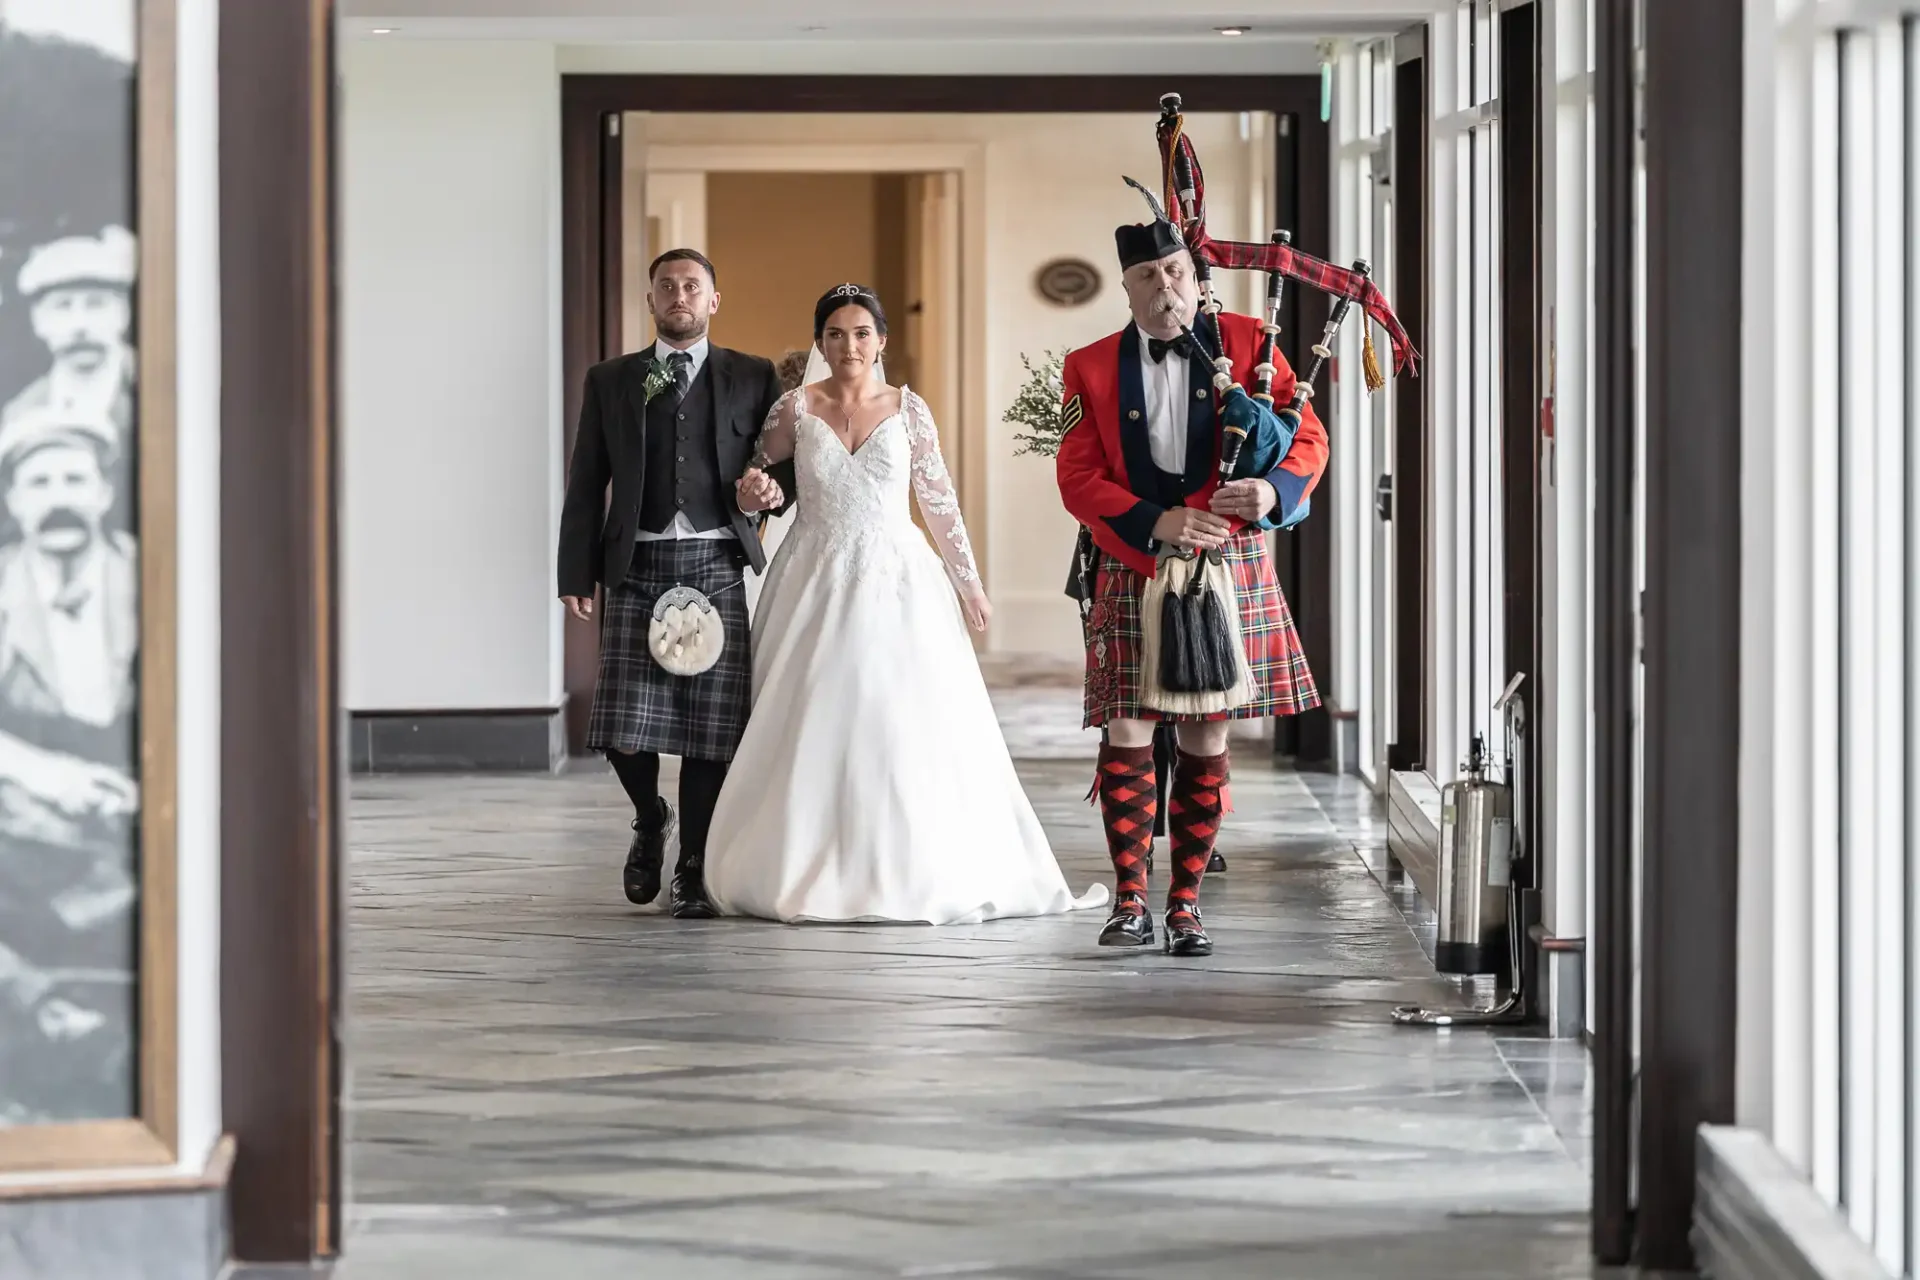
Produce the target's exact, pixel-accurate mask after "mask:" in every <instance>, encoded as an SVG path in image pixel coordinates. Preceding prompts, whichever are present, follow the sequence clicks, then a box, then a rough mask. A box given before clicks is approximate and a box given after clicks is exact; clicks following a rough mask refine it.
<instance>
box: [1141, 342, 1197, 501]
mask: <svg viewBox="0 0 1920 1280" xmlns="http://www.w3.org/2000/svg"><path fill="white" fill-rule="evenodd" d="M1189 376H1191V375H1190V371H1189V370H1188V368H1187V358H1186V357H1185V356H1183V355H1181V354H1180V353H1178V352H1176V351H1169V352H1167V356H1166V359H1164V360H1160V361H1157V362H1156V361H1155V360H1154V358H1153V357H1152V356H1150V355H1148V354H1147V335H1146V334H1144V333H1143V334H1141V335H1140V381H1141V383H1142V385H1143V386H1144V387H1145V389H1146V393H1147V444H1148V448H1149V450H1150V451H1151V453H1152V455H1153V465H1154V466H1156V467H1158V468H1160V469H1161V470H1162V471H1170V472H1172V473H1173V474H1174V475H1185V474H1186V470H1187V415H1188V413H1189V406H1188V404H1187V398H1188V396H1190V395H1191V394H1192V388H1191V387H1190V386H1189V384H1188V382H1187V379H1188V377H1189Z"/></svg>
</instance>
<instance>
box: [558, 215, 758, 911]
mask: <svg viewBox="0 0 1920 1280" xmlns="http://www.w3.org/2000/svg"><path fill="white" fill-rule="evenodd" d="M647 309H648V310H649V311H650V312H651V313H652V315H653V323H654V331H655V334H656V337H655V340H654V342H653V344H652V345H651V346H649V347H647V348H645V349H643V350H640V351H636V352H634V353H632V354H630V355H624V356H617V357H615V358H614V359H612V360H608V361H606V362H604V363H602V364H597V365H595V366H594V367H593V368H592V369H589V370H588V371H587V383H586V390H585V392H584V393H583V395H582V396H581V400H580V429H579V432H578V434H577V437H576V439H575V441H574V446H573V465H572V468H571V470H570V471H569V473H568V476H567V496H566V502H565V504H564V505H563V506H562V508H561V512H560V554H559V583H560V598H561V599H562V600H564V601H565V602H566V606H567V611H568V612H569V613H571V614H572V615H573V616H574V618H576V619H578V620H579V621H581V622H589V621H592V620H593V618H594V590H595V587H596V585H598V586H600V587H603V588H604V589H605V598H604V602H603V606H602V611H601V616H600V676H599V681H598V683H597V684H596V686H595V688H594V692H593V714H592V716H591V717H590V719H589V720H588V724H587V745H588V747H589V748H591V749H592V750H595V751H604V752H606V755H607V759H608V760H609V761H610V762H611V763H612V765H613V771H614V773H615V774H617V775H619V778H620V785H621V786H623V787H624V788H626V792H627V795H628V796H629V797H630V798H631V799H632V801H633V807H634V820H633V833H634V834H633V843H632V845H631V846H630V847H629V848H628V850H627V864H626V869H625V872H624V874H623V876H622V881H623V884H624V887H625V889H626V894H627V899H628V901H630V902H634V903H637V904H645V903H649V902H652V901H653V900H654V899H655V898H657V897H658V896H659V894H660V878H661V868H662V866H663V864H664V862H665V857H666V847H667V839H668V836H669V835H670V833H671V831H672V829H673V826H674V823H675V814H674V811H673V807H672V806H671V805H669V804H668V803H667V802H666V801H665V800H664V799H662V798H661V796H660V791H659V782H660V757H661V756H662V755H674V756H679V757H680V813H679V816H678V822H679V828H680V859H679V862H678V864H677V865H676V866H675V868H674V874H673V888H672V895H671V899H670V906H669V909H670V910H671V912H672V913H673V914H674V915H675V916H678V917H681V918H683V919H695V918H705V917H709V916H712V915H714V914H715V911H714V907H713V902H712V900H711V899H710V898H709V897H708V896H707V889H706V879H705V860H706V850H707V828H708V825H709V824H710V822H711V821H712V818H713V807H714V802H715V801H716V800H717V799H718V798H719V796H720V784H721V783H722V782H723V781H725V780H726V776H727V765H728V763H729V762H730V761H731V760H732V759H733V754H734V750H735V748H736V747H738V746H739V744H740V735H741V733H742V732H743V731H744V730H745V728H746V723H747V711H748V707H749V704H750V701H751V697H752V683H751V675H750V671H749V667H748V656H749V640H748V630H747V601H746V591H745V580H744V577H743V574H744V572H745V570H746V569H747V568H748V567H749V566H751V567H752V569H753V571H754V572H755V573H759V572H761V571H763V570H764V569H765V568H766V556H765V554H764V553H763V552H762V551H761V548H760V536H759V517H757V516H749V515H747V514H746V513H745V512H743V511H741V509H740V507H739V505H738V504H737V502H736V501H735V494H734V481H735V480H736V479H738V478H739V476H740V474H741V472H743V471H745V470H746V468H747V460H748V458H749V457H750V456H751V455H752V453H753V448H754V442H755V440H756V439H757V438H758V436H759V433H760V428H761V426H762V424H763V423H764V422H765V421H766V418H767V414H768V413H769V412H770V411H771V410H772V408H773V405H774V402H775V401H776V400H778V399H779V397H780V379H779V375H778V374H777V373H775V371H774V367H773V363H772V361H769V360H763V359H761V358H760V357H759V356H750V355H746V354H744V353H742V352H738V351H729V350H727V349H726V348H725V347H716V346H713V345H711V344H710V343H709V342H708V341H707V327H708V325H709V324H710V323H711V321H712V319H713V315H714V313H715V312H716V311H718V310H719V309H720V293H719V289H718V281H717V280H716V278H715V276H714V271H713V264H712V263H711V262H709V261H707V259H706V258H705V257H704V256H702V255H701V254H699V253H697V252H695V251H694V250H692V249H671V250H668V251H667V252H666V253H663V254H661V255H660V256H659V257H658V258H656V259H654V261H653V264H652V266H651V267H650V268H649V269H648V273H647ZM775 478H776V479H780V480H784V481H785V483H784V484H783V486H782V487H783V489H784V490H785V492H787V493H792V492H793V484H792V481H791V477H783V476H780V475H779V473H778V471H777V470H776V471H775ZM609 484H611V486H612V496H611V499H609V496H608V486H609ZM676 586H685V587H692V588H693V589H694V590H696V591H699V592H701V593H702V594H704V595H705V596H706V597H707V598H708V599H709V600H711V601H712V602H713V605H714V607H715V609H717V610H718V611H719V614H720V617H721V620H722V621H723V623H724V624H725V627H726V643H725V647H724V648H723V649H722V651H721V654H720V659H719V661H718V662H717V663H715V664H714V666H713V667H712V668H711V669H709V670H708V671H706V672H704V673H702V674H700V675H697V676H679V675H672V674H670V673H669V672H667V671H666V670H665V669H664V668H662V667H661V666H660V665H659V664H657V663H656V662H655V661H654V660H653V655H652V653H651V652H650V651H649V649H648V647H647V624H648V622H649V621H650V620H651V619H652V616H653V606H654V602H655V601H656V600H657V599H659V597H660V596H661V594H662V593H664V592H666V591H667V590H669V589H671V588H673V587H676Z"/></svg>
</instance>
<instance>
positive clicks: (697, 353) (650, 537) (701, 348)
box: [633, 338, 733, 542]
mask: <svg viewBox="0 0 1920 1280" xmlns="http://www.w3.org/2000/svg"><path fill="white" fill-rule="evenodd" d="M709 345H710V344H709V343H708V342H707V340H706V339H705V338H702V339H700V341H698V342H696V343H694V344H693V345H692V346H690V347H688V348H686V353H687V354H688V355H690V356H692V357H693V364H692V366H690V367H689V368H688V369H687V382H688V383H689V385H691V383H692V382H693V380H694V379H695V378H697V377H699V376H700V367H701V366H702V365H704V364H706V362H707V348H708V346H709ZM680 349H681V348H679V347H676V346H674V345H673V344H672V343H670V342H668V341H667V340H666V339H664V338H659V339H656V340H655V341H654V344H653V358H654V359H655V360H658V361H660V362H661V363H662V364H665V363H666V362H667V361H668V360H669V359H671V358H672V356H673V353H674V352H676V351H679V350H680ZM661 394H662V395H665V394H666V393H665V392H662V393H661ZM719 407H720V406H718V405H715V406H714V409H715V410H716V411H718V409H719ZM633 536H634V538H635V540H636V541H639V542H661V541H666V540H667V539H671V538H731V537H732V536H733V530H732V529H729V528H728V527H727V526H726V525H721V526H720V527H719V528H718V529H708V530H706V531H705V532H704V533H703V532H700V531H699V530H696V529H695V528H694V527H693V521H691V520H689V519H687V513H686V512H684V511H681V512H678V513H676V514H675V515H674V517H673V523H672V524H670V525H668V526H667V527H666V528H665V529H662V530H661V531H660V532H659V533H651V532H649V531H647V530H645V529H642V530H640V531H639V532H638V533H636V534H634V535H633Z"/></svg>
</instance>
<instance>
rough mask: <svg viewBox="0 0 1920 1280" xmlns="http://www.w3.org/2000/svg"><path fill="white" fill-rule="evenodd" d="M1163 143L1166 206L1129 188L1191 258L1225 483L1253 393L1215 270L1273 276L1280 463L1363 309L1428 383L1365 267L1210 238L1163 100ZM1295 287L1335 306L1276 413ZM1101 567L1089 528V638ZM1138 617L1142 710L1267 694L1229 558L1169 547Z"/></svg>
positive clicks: (1283, 240) (1196, 708)
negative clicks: (1259, 684)
mask: <svg viewBox="0 0 1920 1280" xmlns="http://www.w3.org/2000/svg"><path fill="white" fill-rule="evenodd" d="M1154 134H1155V138H1156V140H1157V141H1158V143H1159V151H1160V161H1161V186H1162V191H1161V193H1160V195H1159V196H1156V195H1155V193H1154V192H1152V191H1150V190H1148V189H1147V188H1146V187H1145V186H1143V185H1142V184H1140V183H1139V182H1136V181H1134V179H1132V178H1127V179H1126V182H1127V185H1129V186H1131V187H1133V188H1134V189H1135V190H1136V191H1138V192H1139V193H1140V194H1141V195H1142V196H1143V197H1144V198H1145V199H1146V202H1147V205H1148V207H1149V208H1150V209H1151V210H1152V211H1153V215H1154V217H1155V218H1156V219H1157V220H1159V221H1162V222H1166V223H1168V224H1169V225H1171V226H1172V227H1173V229H1174V231H1175V233H1176V235H1177V238H1178V239H1179V240H1180V242H1181V243H1182V244H1184V245H1185V246H1186V248H1187V250H1188V252H1189V253H1190V254H1191V255H1192V257H1193V264H1194V277H1195V283H1196V284H1197V285H1198V286H1199V290H1200V314H1199V315H1197V316H1195V317H1194V323H1193V325H1192V326H1191V327H1188V328H1185V329H1184V330H1183V332H1184V334H1185V336H1186V338H1187V340H1188V342H1190V343H1192V344H1193V346H1194V349H1195V350H1196V351H1197V352H1198V353H1200V356H1201V358H1203V359H1206V360H1207V361H1208V362H1209V363H1210V364H1211V365H1212V367H1213V370H1214V374H1213V386H1214V390H1215V393H1216V395H1215V401H1214V405H1215V415H1216V417H1217V418H1218V419H1219V421H1220V423H1221V442H1220V482H1221V483H1223V484H1224V483H1226V482H1228V481H1230V480H1234V479H1237V478H1241V477H1239V476H1238V475H1237V474H1236V473H1237V472H1238V470H1239V468H1240V463H1241V460H1242V457H1243V454H1244V453H1245V445H1246V440H1247V427H1246V424H1245V422H1244V415H1235V416H1234V417H1233V418H1228V417H1227V416H1226V415H1225V414H1223V413H1222V409H1223V408H1224V406H1225V405H1226V404H1227V402H1228V400H1229V398H1230V397H1231V396H1232V395H1233V394H1234V393H1235V392H1241V393H1246V389H1245V388H1243V387H1241V385H1240V384H1239V382H1238V381H1236V380H1235V378H1234V373H1233V362H1232V360H1231V359H1230V358H1229V357H1228V356H1227V354H1226V351H1225V349H1224V343H1223V342H1222V339H1221V334H1220V326H1219V322H1218V320H1217V319H1216V317H1217V316H1218V315H1219V313H1220V310H1221V306H1220V301H1219V298H1218V297H1217V296H1216V294H1215V293H1214V289H1213V269H1214V268H1215V267H1219V268H1221V269H1223V270H1251V271H1265V272H1266V273H1267V294H1266V316H1265V323H1264V326H1263V328H1262V333H1261V337H1260V345H1259V348H1258V351H1257V354H1256V356H1255V362H1254V368H1253V379H1252V381H1253V387H1252V391H1251V393H1250V394H1251V397H1252V399H1253V400H1254V401H1255V402H1256V403H1257V404H1259V405H1262V406H1264V407H1265V408H1267V409H1269V410H1272V412H1273V416H1274V418H1275V420H1276V421H1277V423H1278V426H1279V430H1280V440H1279V445H1280V448H1279V455H1280V456H1282V457H1284V456H1285V453H1286V451H1287V448H1288V447H1290V445H1291V442H1292V439H1293V436H1294V433H1295V432H1296V431H1297V430H1298V428H1299V425H1300V421H1301V419H1302V417H1303V416H1304V415H1305V413H1306V410H1307V405H1308V403H1309V402H1310V401H1311V400H1312V398H1313V394H1314V384H1315V382H1316V381H1317V380H1318V378H1319V377H1320V374H1321V371H1322V370H1323V368H1324V367H1325V366H1326V364H1327V362H1328V361H1329V360H1331V359H1332V358H1333V352H1334V344H1335V342H1336V341H1337V340H1338V337H1339V333H1340V327H1341V325H1342V324H1344V323H1345V321H1346V319H1347V316H1348V315H1349V314H1350V313H1351V311H1352V310H1353V308H1354V306H1355V305H1356V304H1357V305H1358V306H1359V307H1360V309H1361V310H1362V312H1363V313H1364V314H1365V315H1366V316H1367V318H1368V319H1371V320H1373V321H1374V322H1375V323H1377V324H1379V326H1380V327H1381V328H1382V329H1383V330H1384V331H1385V332H1386V334H1387V340H1388V342H1389V343H1390V345H1391V347H1392V350H1393V367H1394V371H1395V372H1396V373H1402V372H1404V373H1407V374H1410V375H1415V376H1417V375H1418V372H1419V359H1420V357H1419V353H1418V352H1416V351H1415V350H1414V348H1413V343H1412V341H1411V340H1410V339H1409V338H1408V336H1407V332H1406V329H1405V328H1404V327H1402V325H1401V324H1400V320H1399V318H1398V317H1397V316H1395V315H1394V314H1393V308H1392V307H1390V306H1389V305H1388V304H1387V300H1386V297H1385V295H1383V294H1382V293H1381V292H1380V289H1379V287H1378V286H1376V285H1375V284H1374V283H1373V280H1372V278H1371V277H1372V272H1371V269H1370V268H1369V266H1368V264H1367V262H1366V261H1365V260H1364V259H1360V260H1357V261H1355V262H1354V264H1353V265H1352V266H1351V267H1337V266H1335V265H1334V264H1333V263H1331V262H1328V261H1326V260H1324V259H1321V258H1316V257H1314V256H1313V255H1311V254H1308V253H1305V252H1302V251H1301V250H1299V249H1296V248H1295V247H1294V246H1293V237H1292V234H1291V233H1290V232H1288V231H1285V230H1280V231H1275V232H1274V233H1273V237H1272V239H1271V240H1269V241H1268V242H1267V243H1265V244H1256V243H1251V242H1244V241H1232V240H1216V239H1214V238H1213V237H1212V236H1210V235H1209V234H1208V233H1207V215H1206V191H1207V188H1206V177H1205V175H1204V173H1203V172H1202V170H1201V167H1200V158H1199V156H1198V155H1197V154H1196V153H1195V152H1194V148H1193V140H1192V139H1191V138H1189V137H1188V136H1187V134H1186V130H1185V127H1184V120H1183V117H1182V114H1181V100H1180V95H1179V94H1177V93H1169V94H1165V95H1163V96H1162V97H1161V99H1160V120H1159V123H1158V124H1157V125H1156V127H1155V130H1154ZM1288 279H1293V280H1295V281H1298V282H1300V283H1301V284H1305V285H1308V286H1310V287H1312V288H1315V289H1319V290H1320V291H1322V292H1324V293H1328V294H1331V295H1332V296H1333V299H1334V303H1333V307H1332V309H1331V310H1330V311H1329V313H1328V316H1327V323H1326V327H1325V328H1324V329H1323V330H1322V332H1321V335H1320V340H1319V341H1318V342H1316V343H1314V344H1313V346H1312V348H1311V352H1312V356H1313V359H1312V361H1311V363H1309V364H1308V366H1307V368H1306V369H1305V370H1304V371H1297V373H1296V377H1295V381H1294V388H1293V395H1292V397H1291V398H1290V399H1289V401H1288V403H1287V404H1286V405H1285V406H1284V407H1276V406H1275V404H1274V391H1273V385H1274V380H1275V377H1276V375H1277V372H1278V369H1277V360H1278V352H1279V341H1280V317H1281V313H1282V309H1283V306H1284V303H1285V297H1286V282H1287V280H1288ZM1363 330H1364V336H1363V342H1362V372H1363V375H1364V377H1365V379H1366V384H1367V389H1368V391H1370V392H1372V391H1378V390H1379V389H1380V388H1381V387H1383V386H1385V385H1386V378H1385V377H1384V375H1382V373H1381V371H1380V367H1379V362H1378V359H1377V357H1376V355H1375V352H1374V347H1373V332H1372V330H1371V329H1370V328H1366V327H1365V326H1364V325H1363ZM1093 566H1094V547H1093V538H1092V535H1091V533H1090V531H1088V530H1087V529H1085V528H1082V529H1081V531H1080V538H1079V542H1078V544H1077V546H1076V551H1075V583H1074V584H1073V585H1074V586H1076V587H1077V588H1078V590H1077V591H1075V592H1074V593H1073V594H1075V595H1076V596H1077V597H1078V599H1079V602H1080V613H1081V621H1082V625H1083V627H1085V626H1088V625H1090V615H1091V612H1092V608H1093V596H1094V569H1093ZM1140 617H1141V632H1142V635H1141V640H1142V654H1141V682H1140V684H1141V702H1142V704H1143V705H1144V706H1147V707H1151V708H1153V709H1156V710H1159V711H1163V712H1169V713H1176V714H1182V713H1183V714H1193V715H1208V714H1217V713H1219V712H1223V711H1229V710H1232V709H1233V708H1234V707H1238V706H1241V705H1243V704H1244V703H1246V702H1248V701H1251V700H1252V698H1253V697H1254V696H1255V693H1256V692H1257V690H1256V688H1255V685H1254V680H1253V675H1252V671H1251V668H1250V664H1249V663H1248V661H1247V656H1246V645H1245V643H1244V641H1243V638H1242V636H1241V634H1240V613H1239V607H1238V598H1237V594H1236V592H1235V588H1234V580H1233V572H1232V568H1231V566H1230V565H1229V564H1228V563H1227V561H1226V557H1225V556H1224V555H1223V554H1222V553H1221V552H1220V551H1218V550H1212V551H1190V550H1187V549H1184V548H1178V547H1163V548H1162V549H1161V551H1160V554H1159V557H1158V564H1157V567H1156V572H1155V573H1154V577H1153V580H1152V581H1151V582H1150V583H1149V584H1148V586H1147V590H1146V594H1145V595H1144V597H1143V598H1142V600H1141V609H1140Z"/></svg>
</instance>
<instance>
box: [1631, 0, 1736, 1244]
mask: <svg viewBox="0 0 1920 1280" xmlns="http://www.w3.org/2000/svg"><path fill="white" fill-rule="evenodd" d="M1744 8H1745V6H1744V5H1743V4H1742V3H1741V0H1688V2H1687V3H1686V4H1664V3H1653V2H1649V3H1647V4H1646V5H1645V8H1644V13H1645V16H1644V18H1643V21H1644V22H1645V23H1646V87H1645V94H1644V102H1645V110H1646V164H1647V286H1646V288H1647V335H1646V340H1647V366H1646V367H1647V390H1646V406H1647V424H1646V426H1647V430H1646V438H1647V459H1646V477H1647V484H1646V494H1647V498H1646V501H1647V526H1646V527H1647V536H1646V546H1647V550H1646V557H1647V559H1646V592H1647V597H1646V606H1645V614H1646V616H1645V618H1644V620H1643V622H1642V632H1643V635H1644V636H1645V646H1646V657H1645V663H1646V686H1645V699H1646V710H1645V733H1646V747H1645V754H1644V761H1645V764H1644V768H1645V774H1646V805H1645V809H1644V815H1645V816H1644V819H1643V821H1644V822H1645V828H1644V834H1643V847H1644V854H1643V871H1642V878H1641V886H1642V887H1641V904H1640V912H1641V919H1642V921H1643V922H1644V923H1643V926H1642V932H1641V975H1640V1000H1641V1018H1640V1074H1641V1087H1640V1142H1639V1148H1638V1149H1639V1192H1640V1204H1639V1208H1638V1217H1637V1222H1636V1232H1637V1235H1638V1245H1639V1248H1638V1261H1639V1262H1640V1263H1641V1265H1643V1266H1645V1267H1647V1268H1649V1269H1653V1270H1660V1271H1681V1270H1686V1269H1688V1268H1690V1267H1692V1265H1693V1256H1692V1255H1693V1250H1692V1244H1691V1237H1690V1230H1691V1227H1692V1219H1693V1200H1694V1152H1695V1145H1696V1141H1697V1134H1698V1131H1699V1128H1700V1126H1701V1125H1703V1124H1732V1123H1733V1122H1734V1058H1735V1041H1734V1037H1735V1031H1736V1027H1735V1016H1734V1015H1735V1009H1736V1008H1737V1001H1736V999H1735V988H1736V984H1737V982H1738V977H1739V964H1738V941H1737V936H1736V935H1737V912H1736V905H1737V903H1738V901H1739V878H1740V874H1739V873H1740V856H1739V855H1740V850H1739V839H1738V833H1739V827H1740V787H1739V760H1740V517H1741V507H1740V398H1741V379H1740V355H1741V353H1740V331H1741V324H1740V319H1741V316H1740V308H1741V279H1740V275H1741V234H1740V229H1741V181H1742V176H1743V175H1742V169H1741V145H1742V92H1743V88H1742V77H1741V73H1740V68H1741V52H1742V48H1743V44H1742V40H1743V22H1744V14H1743V11H1744ZM1702 67H1712V68H1714V73H1713V74H1712V75H1710V76H1702V75H1701V74H1700V69H1701V68H1702Z"/></svg>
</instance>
